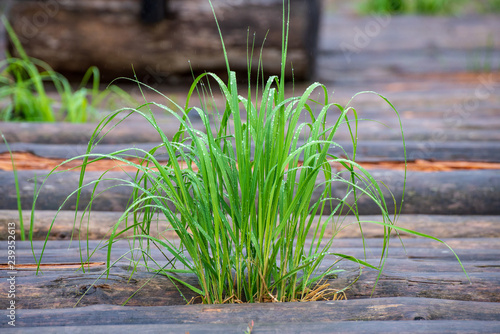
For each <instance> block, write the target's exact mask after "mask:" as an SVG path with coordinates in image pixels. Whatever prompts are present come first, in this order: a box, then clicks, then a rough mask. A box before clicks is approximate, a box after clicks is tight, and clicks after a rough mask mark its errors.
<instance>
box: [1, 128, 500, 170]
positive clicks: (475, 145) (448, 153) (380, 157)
mask: <svg viewBox="0 0 500 334" xmlns="http://www.w3.org/2000/svg"><path fill="white" fill-rule="evenodd" d="M139 124H141V123H140V122H139ZM43 128H44V127H42V130H43ZM83 128H85V127H83ZM88 128H89V127H87V129H88ZM173 128H175V129H177V127H175V126H174V127H172V126H170V130H169V129H168V128H167V129H166V130H165V131H166V132H167V134H168V135H170V136H172V132H171V131H174V129H173ZM196 128H201V127H200V126H198V127H196ZM70 129H71V127H70ZM146 129H147V130H146ZM150 130H151V129H149V128H147V127H138V128H137V129H136V130H131V129H130V128H127V127H124V128H123V129H122V131H117V135H116V137H113V136H110V138H109V141H108V144H104V143H101V144H100V145H97V146H96V147H95V148H94V150H93V152H95V153H102V152H106V153H110V152H114V151H116V150H119V149H126V148H131V147H141V148H152V147H154V146H156V145H158V144H160V143H161V141H152V140H150V141H142V137H141V135H137V137H136V135H134V133H136V132H137V133H139V132H141V131H146V132H147V133H151V131H150ZM127 131H129V132H127ZM34 133H35V132H34ZM111 133H112V132H111ZM127 133H130V134H131V135H130V138H131V139H134V138H137V139H138V143H135V144H132V142H131V141H128V140H125V141H124V142H123V143H120V142H118V140H121V138H123V137H125V136H126V135H127ZM77 134H78V132H77ZM122 136H123V137H122ZM67 137H68V138H69V140H68V142H73V143H75V142H78V144H76V145H75V144H71V145H68V144H43V143H40V142H32V143H25V142H16V139H15V138H14V143H13V144H11V145H10V147H11V150H12V151H14V152H31V153H33V154H35V155H38V156H40V157H47V158H64V159H69V158H72V157H74V156H76V154H75V153H79V154H83V153H85V150H86V148H87V145H88V141H85V140H83V139H82V138H80V139H82V141H81V140H80V139H78V138H76V139H75V138H71V137H70V136H69V135H68V136H66V137H65V136H61V137H59V141H64V140H65V138H67ZM28 138H30V137H28ZM31 138H32V139H34V140H36V136H31ZM154 138H157V137H156V135H155V134H154V133H153V135H152V136H151V139H154ZM109 143H110V144H109ZM336 143H338V144H339V145H341V146H342V147H343V148H344V150H345V152H347V153H349V152H352V143H351V142H348V141H336ZM299 144H300V143H299ZM358 145H359V146H358V148H357V149H358V151H357V159H356V161H360V162H363V161H365V162H370V161H374V162H376V161H404V152H403V144H402V142H401V141H400V140H387V141H384V140H373V141H369V142H368V141H360V142H359V143H358ZM7 151H8V150H7V147H6V146H5V144H3V143H2V144H0V153H4V152H7ZM164 152H165V151H164V150H161V149H160V150H159V151H158V153H159V154H160V153H164ZM330 153H331V154H335V155H338V156H342V155H343V152H342V151H341V150H340V149H339V148H338V147H336V146H335V147H332V148H331V150H330ZM406 153H407V159H408V161H415V160H419V159H420V160H435V161H471V162H475V161H476V162H491V163H494V162H500V145H498V143H496V142H488V141H476V142H459V141H457V142H447V143H438V142H434V143H431V144H429V143H427V142H418V141H407V142H406ZM252 156H253V153H252Z"/></svg>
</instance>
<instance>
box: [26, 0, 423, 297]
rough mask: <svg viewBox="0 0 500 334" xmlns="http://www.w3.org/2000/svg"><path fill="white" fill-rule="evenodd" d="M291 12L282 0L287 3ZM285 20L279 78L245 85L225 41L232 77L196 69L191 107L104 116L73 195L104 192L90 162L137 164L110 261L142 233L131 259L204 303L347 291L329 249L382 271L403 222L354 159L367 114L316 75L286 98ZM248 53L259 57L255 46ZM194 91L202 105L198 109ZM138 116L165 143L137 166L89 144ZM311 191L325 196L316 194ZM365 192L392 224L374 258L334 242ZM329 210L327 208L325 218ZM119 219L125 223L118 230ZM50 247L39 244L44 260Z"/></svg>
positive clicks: (141, 109) (114, 233)
mask: <svg viewBox="0 0 500 334" xmlns="http://www.w3.org/2000/svg"><path fill="white" fill-rule="evenodd" d="M288 11H289V7H288V8H287V7H286V6H285V2H284V5H283V12H284V13H288ZM287 21H288V19H287V16H285V14H284V18H283V22H284V23H283V48H282V50H283V51H282V64H283V65H282V69H281V75H280V76H272V77H270V78H268V79H267V80H266V81H263V82H262V84H261V85H257V86H256V87H253V86H252V85H251V84H250V77H251V71H250V69H249V74H248V79H249V84H248V86H246V87H245V88H243V89H242V90H239V87H238V82H237V80H236V74H235V73H234V72H232V71H231V70H230V67H229V62H228V61H227V54H226V51H225V48H224V43H223V41H222V45H223V50H224V55H225V57H226V63H227V64H228V65H227V71H228V80H227V83H226V82H224V81H223V80H222V79H220V78H219V77H218V76H217V75H215V74H213V73H205V74H202V75H200V76H198V77H196V78H195V80H194V82H193V84H192V86H191V87H190V90H189V92H188V95H187V100H186V103H185V105H183V106H181V105H177V104H175V103H174V102H173V101H172V100H169V101H170V103H172V104H174V105H175V108H169V107H167V106H165V105H162V104H159V103H154V102H146V103H145V104H144V105H142V106H140V107H139V108H137V109H133V110H128V109H127V110H119V111H117V112H115V113H113V114H110V115H108V116H107V117H105V118H104V119H103V120H102V121H101V123H100V124H99V126H98V128H97V129H96V130H95V132H94V135H93V138H92V140H91V141H90V143H89V146H88V150H87V154H85V155H84V156H83V159H84V160H83V163H82V169H81V177H80V187H79V188H78V189H77V190H75V193H74V194H76V198H77V200H76V201H77V203H76V206H77V207H78V204H79V202H80V194H81V190H82V189H83V188H84V187H92V188H93V189H94V192H93V194H92V199H91V202H90V204H89V206H88V207H87V209H88V210H90V209H91V205H92V201H93V200H94V199H95V198H97V197H98V195H99V193H98V192H97V191H96V187H97V185H98V184H99V183H100V182H102V181H104V180H106V179H107V177H106V173H104V174H103V175H102V177H101V178H100V179H99V180H96V181H94V182H92V183H90V184H84V181H83V180H84V176H85V168H86V166H88V165H89V164H91V163H92V162H94V161H97V160H101V159H105V158H108V159H115V160H118V161H121V162H123V163H124V164H127V165H130V166H134V167H135V168H136V169H137V173H135V174H134V175H132V176H131V179H128V178H126V179H122V180H120V182H121V184H125V185H129V186H130V187H132V189H133V195H132V198H131V201H130V205H129V207H128V209H127V210H126V212H124V214H123V215H122V219H121V221H120V222H118V223H117V224H116V226H115V228H114V229H113V231H111V233H110V236H109V238H107V240H105V247H106V248H107V254H108V264H109V266H110V267H111V266H112V265H113V263H112V259H111V249H112V247H113V244H114V243H115V242H116V241H117V240H119V239H122V238H125V237H123V235H124V233H125V232H127V231H134V236H133V237H131V239H132V248H133V249H137V248H138V249H140V252H141V253H142V255H143V256H142V259H141V260H137V262H136V263H135V264H134V267H135V266H137V265H139V263H141V264H142V265H145V266H146V267H147V268H149V269H152V270H155V271H157V272H158V273H160V274H163V275H167V276H168V277H170V278H171V279H172V280H174V281H176V282H179V283H180V284H184V285H185V286H187V287H188V288H190V289H192V290H193V291H194V292H196V293H198V294H199V295H200V297H201V299H202V301H203V302H204V303H228V302H269V301H273V302H286V301H304V300H317V299H319V298H321V297H322V296H326V295H329V297H330V298H332V294H333V295H336V294H339V295H336V296H333V298H339V296H342V291H329V289H328V284H325V280H326V279H328V278H331V277H332V276H334V275H335V274H336V273H338V272H339V271H340V270H339V269H338V268H337V267H335V266H333V265H331V266H329V267H327V268H325V267H320V265H321V264H322V263H323V260H324V259H325V258H326V257H327V256H333V255H335V256H338V257H339V258H340V259H347V260H351V261H354V262H356V263H358V264H360V265H363V266H366V267H370V268H372V269H375V270H379V271H381V270H382V268H383V264H384V259H385V257H386V256H387V248H388V246H389V241H390V238H391V236H392V232H393V231H394V230H398V229H399V230H403V229H402V228H399V227H397V226H396V225H395V224H394V223H395V217H394V216H392V215H390V214H389V212H390V208H391V205H394V206H397V203H387V202H386V200H385V197H384V194H383V191H382V188H381V185H380V184H379V183H378V182H377V180H375V179H374V178H373V176H371V175H370V173H369V172H368V171H367V170H365V169H364V168H363V167H362V166H360V165H359V164H357V163H356V162H355V158H356V147H357V146H356V143H357V138H358V133H357V125H358V120H359V119H358V114H357V111H356V109H355V108H353V107H352V106H350V105H348V106H342V105H340V104H337V103H334V102H332V101H330V98H329V94H328V91H327V89H326V87H325V86H324V85H322V84H320V83H314V84H311V85H310V86H309V87H308V88H307V89H306V90H305V91H304V93H303V94H302V95H299V96H295V97H286V95H285V79H284V78H285V64H286V56H287V42H288V30H287V27H288V25H287ZM221 40H222V38H221ZM249 54H250V56H249V64H251V63H252V59H251V57H252V56H251V55H252V54H253V47H252V50H251V52H249ZM261 65H262V64H260V66H259V68H261ZM262 79H263V78H261V80H262ZM257 82H259V79H258V80H257ZM215 91H218V92H220V93H221V94H222V96H223V98H224V105H223V106H221V107H220V108H217V107H215V108H214V110H213V112H212V113H211V114H209V112H208V108H205V107H204V106H206V105H207V104H206V103H203V101H207V100H212V98H213V97H214V92H215ZM317 93H319V94H317ZM196 97H199V98H200V101H201V102H202V103H201V105H202V106H201V107H193V106H191V100H192V99H193V98H196ZM165 98H166V99H167V100H168V97H165ZM382 98H383V97H382ZM383 99H384V100H386V99H385V98H383ZM386 101H387V100H386ZM387 103H388V104H389V105H390V106H391V107H392V108H394V106H393V105H392V104H391V103H390V102H389V101H387ZM152 105H154V106H156V107H159V108H161V109H163V110H165V111H166V112H168V113H170V114H171V115H173V116H174V117H175V118H176V119H177V121H178V122H179V131H178V132H177V133H176V134H175V136H174V137H173V138H172V139H169V138H167V136H166V135H165V133H164V132H163V131H162V130H161V129H160V128H159V126H158V124H157V122H156V120H155V117H154V114H153V113H152V112H151V110H150V109H149V107H150V106H152ZM210 105H212V104H210ZM394 111H395V115H396V117H399V116H398V113H397V111H396V109H394ZM190 113H196V114H197V115H199V118H201V121H202V122H203V124H204V126H205V131H197V130H195V129H194V128H193V126H192V124H191V121H190V119H189V117H188V114H190ZM132 114H135V115H141V116H142V117H143V118H144V119H145V120H146V121H147V122H149V123H150V124H151V126H152V128H153V129H154V130H155V131H156V132H158V134H159V135H160V136H161V138H162V143H161V144H160V145H159V146H157V147H154V148H152V149H151V150H150V151H142V150H139V149H136V152H137V153H138V154H141V155H143V156H144V159H143V161H142V163H138V164H135V163H132V162H130V161H127V160H126V158H127V157H129V155H130V153H127V151H125V150H122V151H117V152H113V153H110V154H94V153H93V152H92V149H93V148H94V147H95V145H97V144H98V143H99V141H100V140H101V139H102V137H103V136H104V135H105V132H104V131H108V130H105V129H110V128H111V129H112V128H114V127H115V126H118V125H119V124H120V123H121V122H125V121H126V120H127V117H128V116H129V115H132ZM327 115H329V116H331V115H335V116H336V121H335V122H334V123H333V125H326V124H327V122H326V118H327ZM118 116H120V117H118ZM122 116H123V117H122ZM341 127H347V129H348V131H349V132H350V133H351V138H352V142H353V147H354V150H353V152H349V153H348V152H346V151H344V150H343V149H342V148H341V147H340V146H339V145H338V144H337V143H336V142H335V141H334V137H335V134H336V133H337V132H338V131H339V129H340V128H341ZM403 142H404V138H403ZM334 148H335V149H339V148H340V152H342V155H343V157H342V156H340V155H337V154H334V152H333V149H334ZM159 149H162V150H165V151H166V152H167V154H168V157H169V160H168V163H164V164H162V163H160V162H159V161H158V160H157V159H156V158H155V154H156V153H157V152H158V150H159ZM128 152H130V151H128ZM80 158H82V157H80ZM74 159H76V158H74ZM72 160H73V159H72ZM332 162H335V163H340V164H341V165H342V166H343V167H344V169H343V171H340V172H339V171H337V170H336V169H334V168H333V167H332ZM318 180H323V181H322V182H318ZM335 185H339V186H347V187H346V188H347V191H346V193H345V196H344V197H341V198H334V197H333V195H332V188H333V187H335ZM313 195H315V196H319V199H318V200H316V201H313V200H312V199H313V198H314V196H313ZM361 196H366V197H369V198H370V199H371V200H373V201H374V202H375V203H376V204H377V206H378V207H379V208H380V213H381V215H382V217H383V221H380V222H376V223H377V224H380V225H381V226H382V228H383V229H384V238H383V241H382V245H381V248H382V249H383V252H382V254H381V257H380V260H377V264H375V265H373V264H370V263H368V262H366V261H365V259H355V258H353V257H351V256H349V255H348V254H336V253H335V252H334V251H332V246H334V236H335V234H336V232H337V230H338V228H340V227H339V225H336V224H334V222H335V220H336V219H338V216H339V215H340V214H341V213H342V212H343V211H344V212H345V211H348V212H350V213H352V214H355V215H357V214H358V207H357V202H358V199H359V198H360V197H361ZM349 198H350V199H349ZM327 211H328V212H330V214H329V215H324V214H325V213H326V212H327ZM314 216H322V219H321V220H320V222H319V223H314ZM358 218H359V217H358ZM54 220H55V218H54ZM358 220H359V219H358ZM158 221H167V222H168V225H167V226H161V227H160V228H159V229H160V232H161V231H173V232H175V234H176V236H177V238H178V240H169V239H167V238H163V237H162V236H161V233H160V234H155V229H156V226H157V225H156V224H158ZM121 222H125V223H126V225H125V226H126V227H124V228H122V229H119V224H120V223H121ZM31 228H33V226H32V225H31ZM359 228H361V222H360V225H359ZM405 231H406V232H411V231H407V230H405ZM327 232H329V233H327ZM411 233H415V234H417V233H416V232H411ZM327 235H330V236H329V237H327ZM332 235H333V236H332ZM418 235H421V234H418ZM151 247H158V248H159V249H161V251H162V252H163V253H164V254H165V256H166V258H167V260H168V261H167V262H168V264H167V265H165V266H164V265H160V264H159V263H158V261H157V259H152V258H151V255H150V254H151V253H150V249H151ZM42 256H43V252H42V254H41V255H40V258H39V261H41V257H42ZM108 269H109V268H108ZM182 273H190V274H194V275H196V277H197V279H198V285H197V286H193V285H190V284H188V283H187V282H185V281H184V280H183V279H182V276H179V275H177V274H182ZM329 292H331V293H329Z"/></svg>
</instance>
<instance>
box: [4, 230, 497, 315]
mask: <svg viewBox="0 0 500 334" xmlns="http://www.w3.org/2000/svg"><path fill="white" fill-rule="evenodd" d="M479 240H483V247H485V248H488V249H489V252H487V251H486V250H480V249H479V250H476V249H474V248H472V249H471V251H472V252H479V253H481V252H482V253H488V254H489V256H488V258H489V259H488V260H479V261H476V260H475V259H476V258H477V255H476V256H473V257H472V261H469V260H464V262H463V264H464V266H465V268H466V269H467V271H468V273H469V276H470V279H471V282H470V283H472V284H470V283H469V281H468V279H467V277H466V276H465V274H464V273H463V272H462V269H461V267H460V265H459V264H458V262H457V261H456V260H455V259H454V258H453V256H450V254H449V253H442V251H441V250H440V249H438V248H435V249H433V248H429V247H427V246H428V245H429V243H427V241H425V240H419V239H412V240H408V241H411V242H410V244H409V245H406V246H407V252H408V253H409V254H412V253H414V252H415V250H417V251H418V250H420V253H424V252H425V250H426V255H425V256H421V257H420V258H417V259H415V258H414V257H412V258H410V259H408V258H406V257H405V256H404V252H403V250H402V248H401V247H399V248H398V247H394V248H391V250H390V251H389V259H388V260H387V263H386V265H385V270H384V273H383V275H382V276H381V277H380V279H379V282H378V285H377V287H376V289H375V291H373V290H372V289H373V287H374V284H375V281H376V278H377V274H378V272H376V271H373V270H368V269H366V268H365V269H363V270H362V275H361V277H360V278H359V274H360V271H359V267H358V266H357V265H355V264H354V263H352V262H349V261H342V262H339V263H337V264H336V265H337V266H339V268H340V269H344V270H345V271H344V272H341V273H339V274H338V277H336V278H332V279H330V280H329V281H328V283H329V284H330V285H331V287H332V288H334V289H343V288H345V287H347V286H349V285H351V284H352V283H353V282H354V281H356V280H357V281H356V282H355V283H354V284H353V285H352V286H351V287H350V288H349V290H348V291H347V292H346V295H347V298H348V299H360V298H361V299H362V298H368V297H370V296H372V293H373V296H374V297H393V296H405V297H426V298H441V299H443V298H444V299H455V300H469V301H488V302H500V298H499V296H500V274H499V272H500V258H499V256H498V254H499V248H500V247H499V239H479ZM479 240H478V241H477V243H475V242H474V240H471V239H457V240H456V243H457V244H464V245H469V246H470V247H473V245H477V244H478V243H479ZM381 242H382V240H376V239H367V247H368V255H369V256H370V257H369V259H368V261H369V262H373V264H377V263H378V260H377V258H376V257H374V255H372V246H373V245H376V244H378V243H381ZM450 243H451V242H450ZM359 244H360V240H357V239H356V240H352V239H339V243H338V244H334V246H335V247H334V248H332V251H333V252H338V253H343V254H349V255H354V256H357V257H361V258H362V257H363V250H362V249H361V248H360V247H357V248H350V247H354V246H355V245H359ZM42 245H43V242H34V247H35V254H37V256H38V255H39V254H40V249H41V247H42ZM98 245H99V242H98V241H90V242H89V246H90V248H89V249H90V250H94V249H95V248H96V247H98ZM68 246H69V242H67V241H51V242H49V243H48V245H47V248H46V251H45V254H44V258H43V261H42V264H43V266H42V267H41V271H42V273H43V275H39V276H36V275H35V266H34V265H32V264H34V263H35V262H34V260H33V255H32V250H31V248H30V243H29V242H17V243H16V261H17V262H16V265H17V266H16V271H17V273H16V292H17V293H18V295H19V296H22V298H19V300H18V302H17V303H16V305H17V308H19V309H22V308H64V307H72V306H74V305H75V304H76V303H77V301H78V299H79V298H80V297H82V295H83V294H84V292H85V291H86V290H87V289H90V290H89V292H90V293H89V294H88V295H86V296H85V297H84V298H83V299H82V301H81V306H85V305H95V304H116V305H118V304H121V303H123V302H125V300H127V298H129V297H130V296H131V295H132V294H133V293H134V292H135V291H137V290H138V289H139V288H140V287H141V286H142V285H143V284H145V283H147V284H146V285H145V286H144V287H143V288H142V289H141V290H140V292H139V293H138V294H137V295H135V296H134V298H132V300H131V301H130V305H138V306H153V305H180V304H185V303H186V301H185V299H184V298H183V297H182V296H181V295H180V294H179V291H178V290H177V288H176V285H174V284H173V283H172V282H171V281H170V280H169V279H168V278H166V277H164V276H154V275H153V274H152V273H147V272H145V271H144V270H142V269H140V267H139V270H138V271H137V272H136V273H134V275H133V276H132V279H130V275H131V274H132V273H131V272H130V271H129V270H130V269H131V268H129V262H128V260H126V259H122V260H121V261H119V262H118V264H117V265H115V266H114V267H113V268H112V269H111V272H110V276H109V279H108V280H105V279H104V278H103V277H102V278H101V279H100V280H99V281H97V282H96V279H98V278H99V275H101V274H102V273H103V272H104V271H105V269H106V266H105V264H104V263H105V261H106V249H101V250H99V249H98V250H97V252H96V254H95V255H94V256H93V257H92V259H91V263H92V264H93V265H92V266H91V267H90V268H86V271H87V273H85V274H83V273H81V272H77V271H76V269H77V264H78V263H79V262H80V259H81V258H80V251H79V248H78V247H79V246H78V244H77V243H76V242H73V244H72V246H71V248H68ZM114 246H115V247H114V248H113V249H112V253H111V259H112V261H114V260H115V259H118V258H119V257H120V256H122V255H123V254H126V253H127V252H128V251H129V250H130V248H129V246H128V244H127V243H126V242H123V241H121V242H118V243H116V244H115V245H114ZM469 246H468V247H469ZM0 247H1V249H2V252H1V253H0V256H1V258H6V251H5V250H6V249H7V247H6V242H0ZM82 247H83V249H84V250H83V253H82V254H83V256H86V254H87V253H86V252H85V248H84V247H85V244H84V245H82ZM415 247H421V248H415ZM424 247H425V248H424ZM465 248H467V247H465ZM456 251H457V253H458V254H459V255H461V256H462V253H463V252H464V249H460V248H458V249H456ZM376 252H377V250H375V253H376ZM151 254H152V256H153V258H154V259H155V261H157V262H158V264H159V265H160V266H163V265H166V264H167V259H166V258H165V257H164V255H163V254H162V253H160V251H159V250H155V249H153V250H152V253H151ZM166 255H167V256H169V254H168V253H166ZM136 256H139V257H140V253H136ZM139 257H137V259H139ZM423 259H425V261H423ZM336 260H338V259H336V258H335V257H334V256H328V257H327V258H326V259H325V262H324V263H323V264H322V268H326V267H329V266H330V265H332V264H333V262H334V261H336ZM1 268H2V267H1V266H0V269H1ZM11 275H12V274H10V273H9V270H6V269H5V268H4V269H2V270H0V289H7V284H8V283H7V278H9V277H10V276H11ZM182 278H183V279H186V280H187V281H188V282H189V283H190V284H191V285H194V286H196V285H197V283H196V282H197V280H196V278H195V277H194V276H192V275H183V276H182ZM358 278H359V279H358ZM149 279H151V280H150V281H148V280H149ZM91 285H95V286H94V287H91ZM179 288H180V291H182V294H183V295H184V297H185V298H186V299H187V300H190V299H191V298H192V297H194V296H195V295H194V294H193V293H192V292H190V291H189V290H187V289H185V288H183V287H179ZM7 303H8V299H7V296H6V295H4V296H0V308H2V307H3V306H4V305H7ZM2 305H3V306H2Z"/></svg>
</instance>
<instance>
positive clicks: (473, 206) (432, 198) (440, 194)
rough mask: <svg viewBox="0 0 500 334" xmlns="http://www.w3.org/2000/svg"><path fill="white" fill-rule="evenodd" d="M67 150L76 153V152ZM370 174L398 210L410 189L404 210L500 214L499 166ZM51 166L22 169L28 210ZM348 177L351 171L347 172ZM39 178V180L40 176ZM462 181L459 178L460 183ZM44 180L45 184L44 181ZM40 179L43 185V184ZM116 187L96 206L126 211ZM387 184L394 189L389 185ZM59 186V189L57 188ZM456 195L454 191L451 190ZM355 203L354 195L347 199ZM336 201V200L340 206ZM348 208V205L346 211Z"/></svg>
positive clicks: (338, 188) (69, 205) (5, 189)
mask: <svg viewBox="0 0 500 334" xmlns="http://www.w3.org/2000/svg"><path fill="white" fill-rule="evenodd" d="M68 155H70V156H73V155H72V154H71V153H68ZM370 172H371V175H372V176H373V177H374V178H375V179H376V180H378V181H379V182H384V187H382V191H383V192H384V194H385V199H386V201H387V203H389V204H388V206H389V208H388V210H389V212H390V213H392V211H393V206H392V201H393V197H392V196H394V198H396V199H401V197H402V195H403V191H404V190H405V198H404V200H405V205H404V208H403V211H402V213H404V214H434V215H436V214H448V215H471V214H473V215H477V214H481V215H499V214H500V170H472V171H451V172H433V173H428V172H414V171H411V172H408V174H407V184H406V189H404V188H403V179H404V173H403V171H398V170H371V171H370ZM46 173H47V171H33V170H31V171H19V172H18V175H19V180H20V190H21V192H20V196H21V201H22V207H23V209H25V210H29V209H31V207H32V202H33V193H34V189H35V182H34V176H35V175H38V176H39V177H40V175H42V176H43V175H46ZM101 175H102V173H100V172H88V173H86V176H85V180H84V184H86V183H88V182H93V181H95V180H97V179H99V177H101ZM344 175H345V177H347V176H348V175H347V173H344ZM130 177H131V176H130V175H127V174H125V173H120V172H109V173H107V174H106V178H119V179H124V180H127V179H128V180H130ZM78 178H79V174H78V173H62V174H54V175H52V176H51V177H49V178H48V179H47V180H46V183H45V185H44V186H43V187H42V189H41V192H40V196H39V198H38V201H37V204H36V208H37V209H38V210H57V209H59V208H60V206H61V204H62V203H63V202H64V201H65V200H66V198H67V196H68V195H69V194H71V193H72V192H73V191H74V190H75V189H77V186H78ZM39 180H40V179H39ZM457 180H460V182H457ZM317 182H318V184H320V183H324V181H322V179H321V175H319V176H318V180H317ZM39 184H40V183H39ZM39 184H38V185H39ZM108 187H112V188H110V189H109V190H107V191H105V192H104V193H102V194H100V195H99V197H97V198H96V199H95V200H94V201H93V204H92V210H94V211H124V210H125V209H126V207H127V203H128V201H129V198H130V194H131V191H132V188H131V187H130V186H128V185H125V184H124V182H120V181H117V180H106V181H103V182H100V184H99V187H98V191H102V190H104V189H106V188H108ZM331 187H332V194H333V198H343V197H344V196H345V194H346V191H347V190H346V185H344V184H341V183H340V182H332V184H331ZM385 187H388V188H389V189H390V190H391V193H389V191H387V190H384V189H385ZM15 189H16V188H15V181H14V175H13V173H12V172H5V171H0V190H1V191H0V210H12V209H16V208H17V195H16V191H15ZM55 189H57V192H54V190H55ZM92 189H93V188H92V187H86V188H84V189H83V191H82V197H81V201H80V207H79V209H81V210H83V209H85V207H86V206H87V205H88V203H89V201H90V198H91V194H92ZM321 191H322V190H321V187H317V188H316V191H315V193H314V194H313V196H312V199H311V201H312V202H313V203H315V202H317V201H318V200H319V196H320V194H321ZM451 194H452V195H451ZM347 202H348V203H350V204H351V205H352V203H353V199H352V196H351V197H349V198H348V199H347ZM75 203H76V201H75V200H74V199H70V200H68V201H67V202H66V203H65V205H64V206H63V207H62V209H63V210H72V209H74V208H75V205H76V204H75ZM335 204H336V203H334V205H335ZM357 205H358V207H359V214H361V215H373V214H379V213H380V208H379V207H378V206H377V205H376V204H374V203H373V202H372V201H371V200H370V199H369V198H368V197H367V196H364V197H361V198H359V200H358V204H357ZM329 211H330V208H329V207H328V206H327V207H326V208H325V211H324V214H329V213H330V212H329ZM345 211H346V213H347V210H345Z"/></svg>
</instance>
